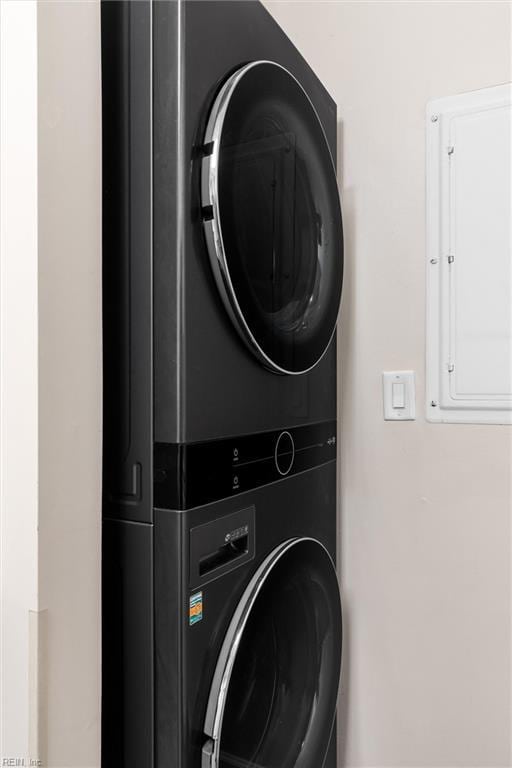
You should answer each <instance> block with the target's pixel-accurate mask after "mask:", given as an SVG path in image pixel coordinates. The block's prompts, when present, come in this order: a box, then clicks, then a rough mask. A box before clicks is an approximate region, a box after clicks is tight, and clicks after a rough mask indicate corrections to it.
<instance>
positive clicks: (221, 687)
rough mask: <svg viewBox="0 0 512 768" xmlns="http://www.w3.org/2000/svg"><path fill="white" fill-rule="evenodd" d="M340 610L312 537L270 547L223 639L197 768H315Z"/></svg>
mask: <svg viewBox="0 0 512 768" xmlns="http://www.w3.org/2000/svg"><path fill="white" fill-rule="evenodd" d="M341 644H342V627H341V606H340V596H339V589H338V581H337V578H336V572H335V569H334V564H333V562H332V560H331V558H330V556H329V554H328V552H327V550H326V549H325V548H324V547H323V546H322V544H320V543H319V542H318V541H316V540H314V539H306V538H304V539H292V540H290V541H287V542H285V543H283V544H282V545H281V546H280V547H278V548H277V549H276V550H275V551H274V552H272V554H271V555H269V556H268V557H267V559H266V560H265V561H264V562H263V563H262V565H261V566H260V568H259V569H258V571H257V572H256V573H255V575H254V577H253V579H252V580H251V582H250V584H249V586H248V587H247V589H246V591H245V593H244V595H243V598H242V600H241V602H240V604H239V605H238V607H237V609H236V611H235V614H234V616H233V619H232V621H231V624H230V627H229V630H228V632H227V634H226V637H225V640H224V643H223V646H222V650H221V653H220V656H219V660H218V663H217V667H216V671H215V675H214V678H213V685H212V688H211V692H210V698H209V701H208V708H207V715H206V722H205V728H204V730H205V734H206V736H207V741H206V743H205V745H204V747H203V758H202V768H321V766H322V765H323V761H324V759H325V755H326V752H327V749H328V746H329V741H330V737H331V732H332V726H333V722H334V716H335V712H336V699H337V694H338V684H339V677H340V665H341Z"/></svg>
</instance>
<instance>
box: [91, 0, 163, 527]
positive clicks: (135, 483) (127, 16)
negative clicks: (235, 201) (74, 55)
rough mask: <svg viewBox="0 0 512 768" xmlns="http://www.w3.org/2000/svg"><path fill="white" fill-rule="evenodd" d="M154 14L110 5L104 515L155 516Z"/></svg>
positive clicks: (105, 102) (145, 8)
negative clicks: (153, 288)
mask: <svg viewBox="0 0 512 768" xmlns="http://www.w3.org/2000/svg"><path fill="white" fill-rule="evenodd" d="M150 11H151V6H150V3H149V2H146V1H144V2H125V1H124V0H122V1H121V0H120V1H118V0H116V1H115V2H112V1H107V2H105V1H104V2H102V6H101V22H102V108H103V326H104V357H103V365H104V470H103V474H104V476H103V487H104V514H105V516H106V517H116V518H122V519H126V520H135V521H139V522H150V521H151V517H152V474H153V469H152V423H153V403H152V365H153V362H152V267H151V228H152V225H151V90H150V82H151V57H150V53H151V16H150Z"/></svg>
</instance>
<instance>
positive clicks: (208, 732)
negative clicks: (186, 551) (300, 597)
mask: <svg viewBox="0 0 512 768" xmlns="http://www.w3.org/2000/svg"><path fill="white" fill-rule="evenodd" d="M306 541H310V542H313V543H315V544H318V546H319V547H322V549H323V550H324V551H325V553H326V554H327V556H328V558H329V560H330V562H331V565H332V569H333V571H334V574H335V575H336V580H337V574H336V566H335V565H334V562H333V559H332V557H331V555H330V553H329V551H328V550H327V548H326V547H325V546H324V545H323V544H322V542H320V541H318V539H314V538H312V537H311V536H301V537H296V538H293V539H288V540H287V541H284V542H283V543H282V544H280V545H279V546H278V547H276V549H274V550H273V551H272V552H271V553H270V554H269V555H268V556H267V557H266V558H265V560H264V561H263V562H262V563H261V565H260V566H259V568H258V569H257V571H256V572H255V573H254V575H253V577H252V579H251V581H250V582H249V584H248V586H247V587H246V589H245V592H244V594H243V595H242V598H241V600H240V602H239V603H238V605H237V608H236V610H235V613H234V614H233V618H232V619H231V622H230V624H229V627H228V630H227V632H226V635H225V638H224V642H223V644H222V648H221V651H220V654H219V658H218V660H217V666H216V668H215V672H214V675H213V682H212V686H211V688H210V695H209V698H208V706H207V709H206V718H205V723H204V729H203V730H204V734H205V736H206V737H207V739H206V742H205V744H204V746H203V750H202V763H201V768H219V759H220V736H221V731H222V722H223V719H224V710H225V707H226V699H227V693H228V689H229V684H230V682H231V675H232V673H233V667H234V665H235V661H236V657H237V654H238V649H239V647H240V642H241V640H242V637H243V634H244V631H245V627H246V625H247V621H248V619H249V616H250V614H251V611H252V609H253V608H254V604H255V603H256V600H257V598H258V595H259V593H260V592H261V589H262V588H263V585H264V584H265V582H266V581H267V579H268V578H269V576H270V574H271V573H272V571H273V569H274V568H275V566H276V565H277V563H278V562H279V561H280V560H281V559H282V558H283V557H284V555H286V553H287V552H289V551H290V549H292V548H293V547H294V546H296V545H297V544H301V543H303V542H306ZM338 591H339V588H338ZM340 603H341V598H340Z"/></svg>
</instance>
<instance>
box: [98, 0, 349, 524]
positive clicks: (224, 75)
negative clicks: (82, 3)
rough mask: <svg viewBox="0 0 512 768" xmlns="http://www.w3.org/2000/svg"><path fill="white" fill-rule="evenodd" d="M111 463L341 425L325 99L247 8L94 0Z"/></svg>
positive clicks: (335, 228)
mask: <svg viewBox="0 0 512 768" xmlns="http://www.w3.org/2000/svg"><path fill="white" fill-rule="evenodd" d="M102 49H103V65H102V72H103V124H104V131H103V176H104V184H103V232H104V272H103V283H104V327H105V337H104V350H105V351H104V367H105V413H106V420H105V457H106V459H105V461H106V463H105V466H106V481H107V483H108V485H109V493H110V497H111V509H110V514H111V515H114V516H118V517H120V518H123V519H132V520H139V521H148V522H149V521H151V519H152V511H151V510H152V501H153V500H152V484H153V446H154V445H157V446H161V447H162V449H164V447H166V446H167V447H168V446H179V445H182V444H185V443H191V442H204V441H206V440H212V439H218V438H222V437H229V436H233V435H241V434H253V433H255V432H260V431H265V430H276V429H286V428H287V427H289V426H300V425H302V424H311V423H318V422H322V421H329V420H333V419H335V418H336V344H335V338H334V332H335V324H336V318H337V314H338V308H339V303H340V294H341V284H342V271H343V234H342V221H341V213H340V203H339V197H338V190H337V184H336V175H335V165H334V163H335V157H336V151H335V148H336V105H335V104H334V102H333V100H332V99H331V97H330V96H329V94H328V93H327V91H326V90H325V88H324V87H323V86H322V84H321V83H320V81H319V80H318V78H317V77H316V76H315V74H314V73H313V72H312V70H311V68H310V67H309V66H308V65H307V63H306V62H305V61H304V59H303V58H302V57H301V56H300V54H299V53H298V51H297V50H296V48H295V47H294V46H293V45H292V44H291V43H290V41H289V40H288V38H287V37H286V36H285V35H284V33H283V32H282V30H281V29H280V28H279V26H278V25H277V24H276V23H275V21H274V20H273V19H272V18H271V16H270V15H269V14H268V12H267V11H266V10H265V9H264V8H263V6H262V5H261V4H260V3H259V2H253V1H252V0H239V1H237V0H227V2H217V1H216V0H207V1H206V2H200V1H199V0H192V1H191V2H185V1H184V0H171V2H169V1H166V0H158V2H150V0H136V1H135V2H123V1H122V0H113V2H103V4H102Z"/></svg>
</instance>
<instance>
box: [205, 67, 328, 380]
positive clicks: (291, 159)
mask: <svg viewBox="0 0 512 768" xmlns="http://www.w3.org/2000/svg"><path fill="white" fill-rule="evenodd" d="M204 153H205V156H204V159H203V169H202V206H203V207H202V210H203V219H204V225H205V233H206V241H207V244H208V250H209V254H210V260H211V263H212V267H213V271H214V275H215V279H216V281H217V284H218V287H219V289H220V292H221V296H222V299H223V301H224V304H225V306H226V308H227V310H228V312H229V314H230V315H231V318H232V320H233V321H234V323H235V325H236V327H237V330H238V331H239V333H240V334H241V336H242V337H243V339H244V340H245V341H246V343H247V344H248V345H249V346H250V348H251V349H252V350H253V352H254V353H255V354H256V355H257V356H258V358H259V359H260V360H261V362H263V363H264V365H265V366H267V367H268V368H270V369H271V370H273V371H275V372H278V373H290V374H298V373H304V372H306V371H308V370H310V369H311V368H312V367H313V366H314V365H315V364H316V363H317V362H318V361H319V360H320V358H321V357H322V356H323V354H324V352H325V351H326V349H327V347H328V345H329V342H330V340H331V338H332V336H333V333H334V329H335V326H336V320H337V316H338V309H339V303H340V297H341V286H342V277H343V229H342V219H341V208H340V202H339V195H338V188H337V183H336V174H335V169H334V164H333V160H332V156H331V153H330V149H329V145H328V143H327V139H326V137H325V133H324V131H323V128H322V124H321V122H320V120H319V117H318V115H317V113H316V111H315V109H314V107H313V105H312V103H311V101H310V99H309V97H308V95H307V94H306V92H305V91H304V89H303V88H302V86H301V85H300V84H299V82H298V81H297V80H296V79H295V77H293V75H291V74H290V73H289V72H288V71H287V70H286V69H284V68H283V67H281V66H279V65H278V64H274V63H272V62H265V61H262V62H253V63H251V64H248V65H246V66H245V67H242V69H240V70H238V71H237V72H235V74H234V75H232V76H231V77H230V78H229V80H228V81H227V82H226V83H225V85H224V87H223V88H222V89H221V91H220V93H219V94H218V96H217V99H216V101H215V103H214V106H213V108H212V111H211V114H210V119H209V122H208V126H207V130H206V136H205V144H204Z"/></svg>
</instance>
